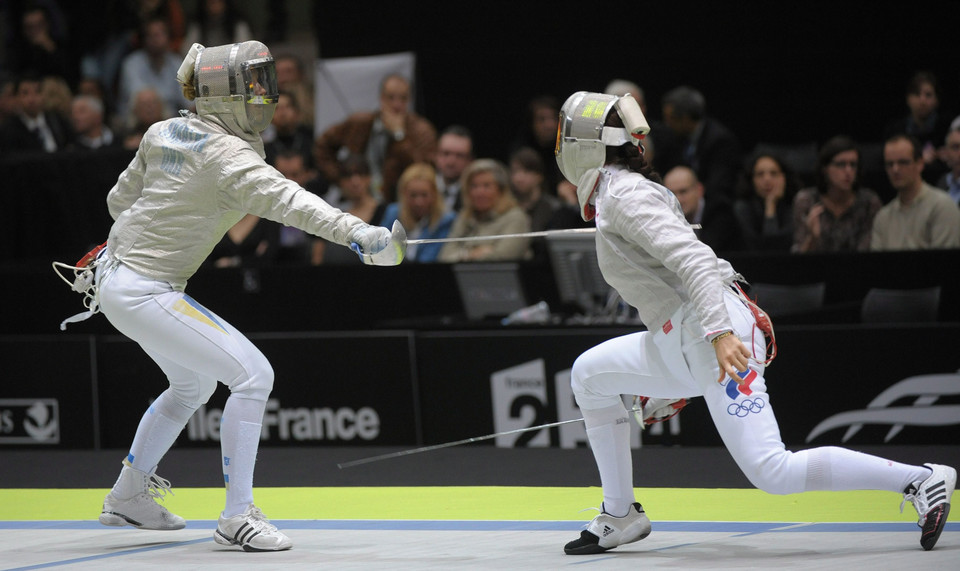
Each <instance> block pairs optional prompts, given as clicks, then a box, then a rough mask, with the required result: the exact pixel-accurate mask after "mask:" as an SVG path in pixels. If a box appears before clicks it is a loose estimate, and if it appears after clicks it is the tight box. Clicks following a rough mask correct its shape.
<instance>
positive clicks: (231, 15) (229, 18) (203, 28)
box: [180, 0, 253, 56]
mask: <svg viewBox="0 0 960 571" xmlns="http://www.w3.org/2000/svg"><path fill="white" fill-rule="evenodd" d="M252 39H253V32H252V31H251V30H250V24H248V23H247V19H246V17H245V16H244V15H243V14H242V13H241V12H240V11H239V10H238V9H237V6H236V2H234V1H233V0H200V2H198V5H197V7H196V11H195V12H194V16H193V19H192V21H191V22H190V23H189V24H187V32H186V35H185V36H184V37H183V41H182V42H181V43H180V51H181V52H183V55H184V56H185V55H187V52H188V51H190V46H192V45H193V44H195V43H199V44H200V45H203V46H223V45H227V44H237V43H240V42H245V41H247V40H252Z"/></svg>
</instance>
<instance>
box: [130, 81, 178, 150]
mask: <svg viewBox="0 0 960 571" xmlns="http://www.w3.org/2000/svg"><path fill="white" fill-rule="evenodd" d="M170 117H172V114H171V113H170V111H169V110H168V109H167V107H166V103H165V102H164V101H163V99H162V98H161V97H160V94H159V93H157V92H156V90H154V89H152V88H149V87H148V88H145V89H141V90H140V91H138V92H137V93H136V94H135V95H134V97H133V106H132V107H131V108H130V111H129V112H128V115H127V117H126V120H125V121H124V122H123V129H122V130H123V148H124V149H130V150H136V149H137V148H138V147H139V146H140V140H141V139H142V138H143V134H144V133H146V132H147V129H149V128H150V125H153V124H154V123H158V122H160V121H163V120H164V119H169V118H170Z"/></svg>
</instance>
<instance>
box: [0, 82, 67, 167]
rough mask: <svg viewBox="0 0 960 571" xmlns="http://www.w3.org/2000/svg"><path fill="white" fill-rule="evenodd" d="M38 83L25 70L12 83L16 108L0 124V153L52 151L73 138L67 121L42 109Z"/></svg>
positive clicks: (64, 146)
mask: <svg viewBox="0 0 960 571" xmlns="http://www.w3.org/2000/svg"><path fill="white" fill-rule="evenodd" d="M40 85H41V81H40V78H38V77H37V76H35V75H29V74H28V75H25V76H23V77H21V78H19V79H18V80H17V81H16V83H15V84H14V93H15V94H16V101H17V111H16V113H15V114H14V115H13V116H11V117H7V119H6V121H4V123H3V125H0V154H5V153H20V152H31V151H35V152H47V153H54V152H56V151H59V150H62V149H65V148H66V147H67V146H69V145H70V143H71V142H72V141H73V130H72V129H71V128H70V126H69V124H68V121H67V120H66V119H65V118H64V117H62V116H60V115H59V114H57V113H51V112H49V111H44V110H43V96H42V95H41V93H40Z"/></svg>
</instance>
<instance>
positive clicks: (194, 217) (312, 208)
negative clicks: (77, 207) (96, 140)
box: [107, 114, 363, 291]
mask: <svg viewBox="0 0 960 571" xmlns="http://www.w3.org/2000/svg"><path fill="white" fill-rule="evenodd" d="M262 153H263V146H262V142H261V141H260V137H259V135H257V136H256V137H255V138H254V137H252V136H250V137H244V138H241V137H240V136H237V135H234V134H231V131H230V130H229V129H227V128H226V127H225V126H224V125H223V124H221V123H219V122H218V121H216V120H213V119H211V118H208V117H200V116H198V115H194V114H191V115H188V116H185V117H177V118H174V119H168V120H166V121H162V122H160V123H156V124H154V125H153V126H151V127H150V129H149V130H147V132H146V134H145V135H144V137H143V140H142V141H141V143H140V149H139V150H138V151H137V154H136V156H135V157H134V159H133V161H132V162H131V163H130V165H129V166H128V167H127V168H126V170H124V171H123V173H121V175H120V177H119V179H118V180H117V184H116V185H115V186H114V187H113V188H112V189H111V190H110V193H109V194H108V196H107V206H108V207H109V209H110V215H111V216H112V217H113V219H114V220H115V222H114V224H113V227H112V228H111V230H110V236H109V238H108V241H107V242H108V250H109V252H110V255H111V256H113V257H114V258H116V259H118V260H120V261H121V262H123V263H124V264H125V265H127V266H128V267H130V268H131V269H133V270H134V271H136V272H137V273H139V274H141V275H144V276H147V277H150V278H153V279H156V280H160V281H165V282H169V283H170V284H171V285H172V286H173V287H174V289H176V290H180V291H182V290H183V289H184V287H186V283H187V280H188V279H189V278H190V276H192V275H193V274H194V272H196V270H197V268H199V267H200V264H202V263H203V261H204V260H205V259H206V258H207V256H208V255H209V254H210V252H211V251H212V250H213V248H214V246H216V244H217V243H218V242H219V241H220V239H221V238H222V237H223V235H224V234H225V233H226V232H227V230H229V229H230V227H231V226H233V225H234V224H236V223H237V221H239V220H240V218H242V217H243V216H244V214H246V213H250V214H255V215H257V216H260V217H262V218H266V219H268V220H273V221H275V222H280V223H282V224H285V225H287V226H292V227H295V228H299V229H301V230H303V231H305V232H308V233H310V234H314V235H316V236H320V237H322V238H325V239H327V240H330V241H331V242H335V243H339V244H346V243H347V235H348V234H349V232H350V230H351V229H352V228H353V227H354V226H356V225H358V224H363V221H362V220H360V219H359V218H357V217H356V216H353V215H351V214H347V213H345V212H342V211H340V210H338V209H337V208H334V207H332V206H330V205H329V204H327V203H326V202H324V201H323V200H322V199H321V198H319V197H318V196H316V195H314V194H313V193H311V192H309V191H306V190H304V189H303V188H301V187H300V185H298V184H296V183H295V182H292V181H290V180H287V179H286V178H284V176H283V175H282V174H280V172H279V171H277V170H276V169H275V168H273V167H272V166H270V165H268V164H267V163H266V162H264V160H263V156H262Z"/></svg>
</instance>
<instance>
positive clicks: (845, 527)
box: [0, 519, 960, 533]
mask: <svg viewBox="0 0 960 571" xmlns="http://www.w3.org/2000/svg"><path fill="white" fill-rule="evenodd" d="M271 522H272V523H274V524H275V525H276V526H277V527H279V528H280V529H284V530H295V529H305V530H357V531H571V530H579V529H583V527H584V526H585V525H586V524H587V523H588V522H586V521H500V520H498V521H473V520H470V521H467V520H312V519H290V520H271ZM216 527H217V522H216V520H195V521H190V522H187V527H186V528H185V529H194V530H204V529H206V530H210V531H213V530H214V529H216ZM653 527H654V529H656V530H657V531H689V532H733V533H763V532H782V533H789V532H795V531H797V532H806V533H809V532H821V533H834V532H886V531H894V532H904V531H917V529H918V527H917V524H915V523H910V522H840V523H838V522H822V523H816V522H747V521H655V522H653ZM18 529H20V530H31V529H35V530H43V529H51V530H110V529H118V528H112V527H108V526H105V525H101V524H100V523H99V522H98V521H96V520H90V521H88V520H62V521H0V530H18ZM138 531H139V530H138ZM944 531H948V532H960V522H947V524H946V526H945V527H944ZM163 533H166V532H163Z"/></svg>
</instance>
